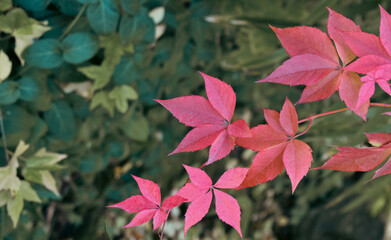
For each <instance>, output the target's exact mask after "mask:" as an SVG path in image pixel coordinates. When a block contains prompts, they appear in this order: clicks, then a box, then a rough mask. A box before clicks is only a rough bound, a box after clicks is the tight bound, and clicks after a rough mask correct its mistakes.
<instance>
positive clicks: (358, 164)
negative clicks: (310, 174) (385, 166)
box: [317, 147, 391, 172]
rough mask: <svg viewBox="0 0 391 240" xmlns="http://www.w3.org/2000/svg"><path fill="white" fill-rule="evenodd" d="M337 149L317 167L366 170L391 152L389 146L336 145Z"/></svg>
mask: <svg viewBox="0 0 391 240" xmlns="http://www.w3.org/2000/svg"><path fill="white" fill-rule="evenodd" d="M337 149H338V151H339V152H338V153H337V154H335V155H333V156H332V157H331V158H330V159H329V160H328V161H327V162H326V163H325V164H324V165H323V166H321V167H319V168H317V169H332V170H339V171H359V172H366V171H369V170H372V169H374V168H375V167H376V166H378V165H379V164H380V163H381V162H383V161H384V159H386V158H387V157H388V155H390V153H391V148H386V149H384V148H375V147H368V148H356V147H337Z"/></svg>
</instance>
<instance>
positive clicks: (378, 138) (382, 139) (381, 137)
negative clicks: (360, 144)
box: [364, 133, 391, 147]
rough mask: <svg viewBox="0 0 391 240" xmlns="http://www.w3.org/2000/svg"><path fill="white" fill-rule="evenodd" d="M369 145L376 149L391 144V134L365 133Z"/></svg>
mask: <svg viewBox="0 0 391 240" xmlns="http://www.w3.org/2000/svg"><path fill="white" fill-rule="evenodd" d="M364 134H365V135H366V136H367V138H368V141H369V143H370V144H371V145H372V146H374V147H380V146H381V145H383V144H386V143H389V142H391V134H390V133H364Z"/></svg>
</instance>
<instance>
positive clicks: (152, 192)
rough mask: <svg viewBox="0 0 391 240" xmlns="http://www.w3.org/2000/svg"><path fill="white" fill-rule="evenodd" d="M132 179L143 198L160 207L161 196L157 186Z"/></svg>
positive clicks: (148, 181) (140, 179)
mask: <svg viewBox="0 0 391 240" xmlns="http://www.w3.org/2000/svg"><path fill="white" fill-rule="evenodd" d="M132 177H133V178H134V180H136V182H137V184H138V187H139V188H140V191H141V193H142V194H143V196H144V197H146V198H147V199H148V200H149V201H151V202H153V203H155V204H156V205H158V206H160V201H161V196H160V188H159V186H158V185H157V184H156V183H154V182H152V181H150V180H146V179H143V178H139V177H136V176H133V175H132Z"/></svg>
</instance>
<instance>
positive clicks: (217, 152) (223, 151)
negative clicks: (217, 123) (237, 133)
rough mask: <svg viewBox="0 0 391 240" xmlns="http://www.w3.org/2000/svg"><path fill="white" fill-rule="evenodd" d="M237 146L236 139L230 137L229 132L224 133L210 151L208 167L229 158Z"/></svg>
mask: <svg viewBox="0 0 391 240" xmlns="http://www.w3.org/2000/svg"><path fill="white" fill-rule="evenodd" d="M234 146H235V138H234V137H232V136H230V135H229V134H228V132H227V131H222V132H221V133H220V135H219V136H218V137H217V138H216V140H215V141H214V142H213V143H212V146H211V147H210V150H209V158H208V162H207V163H206V165H209V164H211V163H213V162H215V161H217V160H220V159H222V158H224V157H225V156H227V155H228V154H229V153H230V152H231V150H232V149H233V148H234Z"/></svg>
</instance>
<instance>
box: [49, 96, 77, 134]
mask: <svg viewBox="0 0 391 240" xmlns="http://www.w3.org/2000/svg"><path fill="white" fill-rule="evenodd" d="M43 118H44V119H45V122H46V123H47V125H48V128H49V133H50V134H51V135H52V136H53V137H55V138H58V139H61V140H64V141H70V140H72V138H73V137H74V135H75V133H76V122H75V117H74V114H73V111H72V109H71V107H70V106H69V105H68V103H67V102H65V101H63V100H60V101H57V102H53V103H52V105H51V108H50V109H49V111H46V112H44V114H43Z"/></svg>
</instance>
